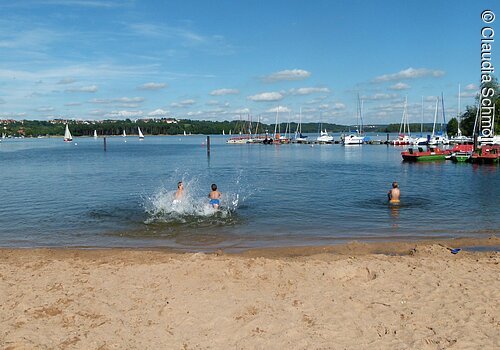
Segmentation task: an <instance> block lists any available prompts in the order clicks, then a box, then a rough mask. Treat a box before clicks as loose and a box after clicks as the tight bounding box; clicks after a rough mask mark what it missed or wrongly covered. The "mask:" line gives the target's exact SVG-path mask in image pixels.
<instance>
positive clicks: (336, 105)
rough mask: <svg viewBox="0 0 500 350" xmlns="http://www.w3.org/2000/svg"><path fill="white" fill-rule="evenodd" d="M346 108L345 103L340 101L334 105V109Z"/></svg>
mask: <svg viewBox="0 0 500 350" xmlns="http://www.w3.org/2000/svg"><path fill="white" fill-rule="evenodd" d="M345 108H346V106H345V104H343V103H340V102H337V103H335V104H334V105H333V109H336V110H342V109H345Z"/></svg>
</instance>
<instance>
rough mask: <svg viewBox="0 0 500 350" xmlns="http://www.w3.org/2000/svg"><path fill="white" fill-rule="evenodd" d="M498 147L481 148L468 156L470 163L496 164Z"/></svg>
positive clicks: (497, 161) (499, 146)
mask: <svg viewBox="0 0 500 350" xmlns="http://www.w3.org/2000/svg"><path fill="white" fill-rule="evenodd" d="M499 159H500V145H491V146H482V147H481V148H479V149H478V150H477V151H475V152H473V153H472V155H471V156H470V162H471V163H476V164H498V163H499Z"/></svg>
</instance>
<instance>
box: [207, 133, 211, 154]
mask: <svg viewBox="0 0 500 350" xmlns="http://www.w3.org/2000/svg"><path fill="white" fill-rule="evenodd" d="M207 156H209V157H210V136H207Z"/></svg>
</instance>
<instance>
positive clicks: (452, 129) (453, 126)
mask: <svg viewBox="0 0 500 350" xmlns="http://www.w3.org/2000/svg"><path fill="white" fill-rule="evenodd" d="M446 130H447V131H448V134H449V135H455V134H456V133H457V132H458V131H457V130H458V120H457V118H451V119H450V121H449V122H448V125H447V127H446Z"/></svg>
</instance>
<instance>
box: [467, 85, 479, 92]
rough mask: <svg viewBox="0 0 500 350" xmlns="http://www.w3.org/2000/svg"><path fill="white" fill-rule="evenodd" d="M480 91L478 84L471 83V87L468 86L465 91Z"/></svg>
mask: <svg viewBox="0 0 500 350" xmlns="http://www.w3.org/2000/svg"><path fill="white" fill-rule="evenodd" d="M478 89H479V88H478V87H477V85H476V84H472V83H471V84H469V85H467V86H466V87H465V90H476V91H477V90H478Z"/></svg>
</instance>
